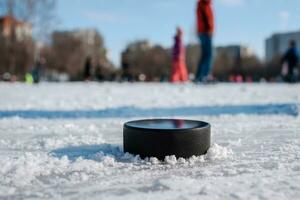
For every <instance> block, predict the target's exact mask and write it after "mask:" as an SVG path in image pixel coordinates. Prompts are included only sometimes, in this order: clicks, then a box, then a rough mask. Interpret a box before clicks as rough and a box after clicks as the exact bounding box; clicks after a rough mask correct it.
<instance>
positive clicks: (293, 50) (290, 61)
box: [281, 40, 299, 82]
mask: <svg viewBox="0 0 300 200" xmlns="http://www.w3.org/2000/svg"><path fill="white" fill-rule="evenodd" d="M298 61H299V53H298V50H297V44H296V42H295V41H294V40H292V41H290V44H289V48H288V50H287V51H286V53H285V54H284V56H283V57H282V59H281V64H282V65H284V64H286V65H287V74H286V76H285V77H284V80H285V81H287V82H296V77H295V75H294V69H295V68H296V67H297V64H298Z"/></svg>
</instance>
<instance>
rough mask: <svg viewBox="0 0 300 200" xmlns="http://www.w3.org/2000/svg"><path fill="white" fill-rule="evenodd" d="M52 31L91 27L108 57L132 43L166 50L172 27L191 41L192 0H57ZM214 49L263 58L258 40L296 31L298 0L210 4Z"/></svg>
mask: <svg viewBox="0 0 300 200" xmlns="http://www.w3.org/2000/svg"><path fill="white" fill-rule="evenodd" d="M57 2H58V5H57V12H58V18H59V23H58V24H57V27H56V28H57V29H60V30H64V29H75V28H96V29H98V30H99V31H100V32H101V34H102V35H103V37H104V39H105V43H106V47H107V48H108V49H109V56H110V58H111V59H112V60H113V61H114V63H115V64H119V54H120V52H121V51H122V50H123V49H124V48H125V46H126V44H128V43H129V42H132V41H134V40H136V39H148V40H149V41H151V42H152V43H157V44H161V45H163V46H166V47H168V46H171V45H172V41H173V39H172V38H173V35H174V31H175V27H176V26H177V25H181V26H182V27H183V28H184V30H185V42H186V43H188V42H196V41H197V40H196V37H195V23H196V19H195V6H196V0H150V1H149V0H148V1H147V0H59V1H57ZM213 2H214V10H215V15H216V33H215V41H214V43H215V45H227V44H238V43H241V44H245V45H248V46H249V47H251V48H252V49H253V50H254V51H255V53H256V54H258V55H259V56H260V57H262V58H263V57H264V40H265V38H266V37H268V36H270V35H271V34H272V33H274V32H284V31H294V30H300V0H213Z"/></svg>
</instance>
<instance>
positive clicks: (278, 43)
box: [265, 31, 300, 61]
mask: <svg viewBox="0 0 300 200" xmlns="http://www.w3.org/2000/svg"><path fill="white" fill-rule="evenodd" d="M291 40H295V41H296V42H297V44H298V45H300V31H298V32H289V33H278V34H274V35H272V36H271V37H270V38H267V40H266V49H265V50H266V61H271V60H272V59H273V58H275V57H278V56H282V55H283V54H284V52H285V51H286V50H287V48H288V45H289V42H290V41H291Z"/></svg>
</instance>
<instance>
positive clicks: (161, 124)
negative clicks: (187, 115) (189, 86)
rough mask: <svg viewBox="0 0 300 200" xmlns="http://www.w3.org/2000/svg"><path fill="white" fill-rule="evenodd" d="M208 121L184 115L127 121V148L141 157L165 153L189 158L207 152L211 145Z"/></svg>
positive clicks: (125, 141) (125, 130) (125, 146)
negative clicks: (181, 117) (175, 117)
mask: <svg viewBox="0 0 300 200" xmlns="http://www.w3.org/2000/svg"><path fill="white" fill-rule="evenodd" d="M210 129H211V126H210V124H209V123H206V122H201V121H192V120H181V119H152V120H140V121H132V122H127V123H126V124H124V130H123V139H124V152H128V153H130V154H134V155H140V157H141V158H146V157H148V158H150V157H156V158H158V159H160V160H163V159H164V158H165V157H166V156H171V155H175V156H176V157H177V158H190V157H192V156H200V155H203V154H206V153H207V151H208V149H209V147H210V138H211V131H210Z"/></svg>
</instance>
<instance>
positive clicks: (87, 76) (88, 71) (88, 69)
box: [84, 57, 92, 81]
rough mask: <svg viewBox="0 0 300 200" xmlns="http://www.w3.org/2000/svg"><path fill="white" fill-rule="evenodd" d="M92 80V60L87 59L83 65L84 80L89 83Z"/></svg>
mask: <svg viewBox="0 0 300 200" xmlns="http://www.w3.org/2000/svg"><path fill="white" fill-rule="evenodd" d="M91 78H92V59H91V57H87V58H86V61H85V64H84V80H85V81H90V80H91Z"/></svg>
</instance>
